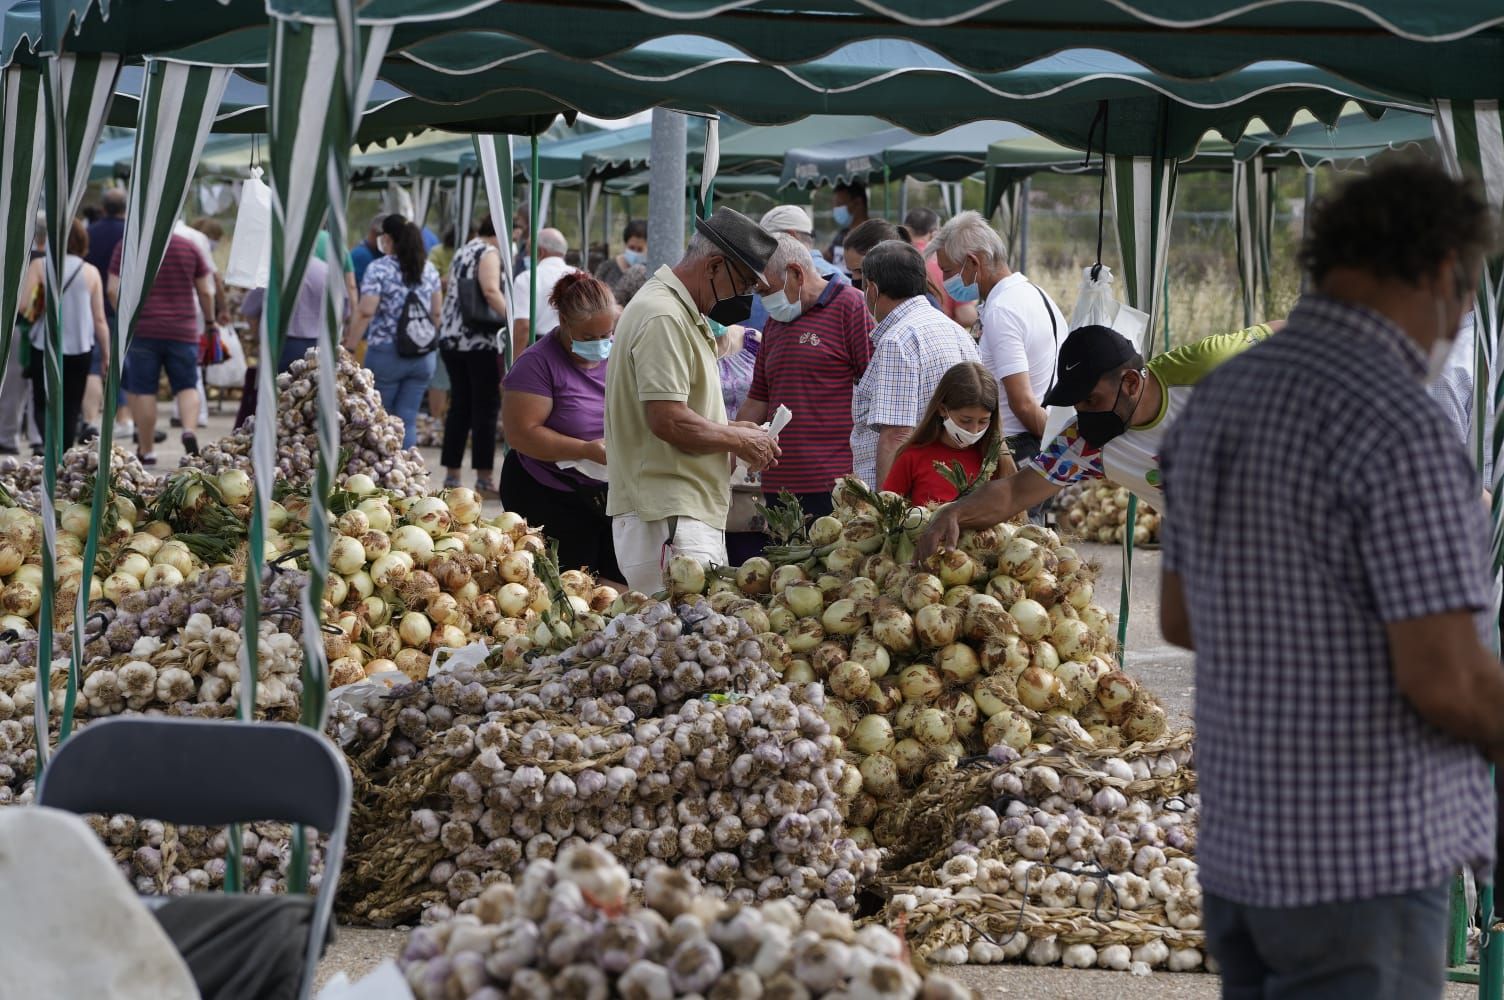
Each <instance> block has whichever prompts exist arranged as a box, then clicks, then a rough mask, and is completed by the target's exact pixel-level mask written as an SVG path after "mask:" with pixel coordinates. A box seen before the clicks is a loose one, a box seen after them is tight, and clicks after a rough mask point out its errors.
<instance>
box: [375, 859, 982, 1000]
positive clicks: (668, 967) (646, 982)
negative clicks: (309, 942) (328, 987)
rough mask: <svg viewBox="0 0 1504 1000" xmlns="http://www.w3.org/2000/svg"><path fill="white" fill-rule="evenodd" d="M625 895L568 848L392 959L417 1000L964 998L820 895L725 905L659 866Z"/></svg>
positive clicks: (962, 991)
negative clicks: (799, 903)
mask: <svg viewBox="0 0 1504 1000" xmlns="http://www.w3.org/2000/svg"><path fill="white" fill-rule="evenodd" d="M631 889H632V882H631V880H630V879H629V876H628V874H627V871H626V869H624V868H623V867H622V866H621V865H620V864H618V863H617V862H615V861H614V860H613V859H612V858H611V857H610V856H609V855H608V854H606V852H604V851H603V850H601V849H600V848H597V847H593V846H589V845H580V846H576V847H571V848H569V849H566V850H564V851H562V852H561V853H560V855H559V858H558V860H557V862H554V861H549V860H547V859H540V860H537V861H534V862H532V863H531V864H529V865H528V866H527V867H526V868H525V869H524V870H523V872H522V874H521V876H520V878H519V879H518V881H517V883H516V884H515V885H511V884H495V885H491V886H489V887H487V888H486V890H485V891H484V892H483V893H482V894H481V895H480V896H479V898H478V899H476V900H474V901H472V902H471V903H469V904H466V906H465V907H464V908H463V909H465V910H466V911H467V912H463V913H461V914H460V915H458V916H454V917H452V918H450V919H448V920H446V921H444V922H442V923H439V924H436V925H434V926H429V927H420V928H418V929H416V930H414V931H413V933H412V935H411V937H409V939H408V941H407V945H406V947H405V948H404V949H403V952H402V956H401V958H400V959H399V960H398V964H399V966H400V967H401V969H402V970H403V972H404V974H405V975H406V977H407V982H408V985H409V986H410V987H411V988H412V990H413V993H414V995H415V996H417V997H418V998H419V1000H453V998H468V1000H483V998H484V1000H490V998H494V997H501V996H509V997H516V998H534V997H536V998H539V1000H542V998H546V997H589V998H601V1000H604V998H606V997H608V996H621V997H625V998H629V1000H672V998H674V997H689V996H705V997H716V998H725V1000H733V998H742V997H745V998H748V1000H752V998H757V997H820V996H831V997H837V996H839V997H869V998H873V1000H887V998H894V1000H907V998H913V997H921V996H922V997H925V998H928V1000H951V998H955V1000H962V998H968V997H971V996H973V994H972V993H971V991H970V990H968V989H966V988H965V987H963V986H961V985H960V984H958V983H956V982H955V981H953V980H951V979H948V978H946V977H944V976H942V975H939V974H936V973H930V974H929V975H926V976H920V974H919V973H917V972H915V971H914V969H913V967H912V966H911V965H909V963H908V961H907V959H906V956H905V952H904V946H903V942H902V941H900V940H899V938H898V937H896V936H895V935H894V934H893V933H892V932H890V931H888V930H886V929H884V928H882V927H877V926H872V925H869V926H865V927H862V928H860V929H858V928H856V927H855V926H854V925H853V924H852V921H851V918H850V917H849V916H847V915H846V914H843V913H841V912H839V911H838V910H837V909H836V908H835V907H834V906H832V905H830V904H829V903H815V904H813V905H811V906H810V907H809V908H808V909H807V910H805V911H804V913H803V914H802V915H801V914H800V912H799V910H798V909H797V908H796V907H794V906H793V905H792V904H791V903H790V902H789V901H787V900H769V901H767V902H764V903H761V904H759V905H755V906H735V905H729V904H727V903H726V902H725V901H724V900H722V899H721V898H720V897H719V896H717V895H714V894H712V893H709V892H707V891H706V890H705V889H703V888H702V887H701V886H700V885H699V884H698V882H697V881H696V879H695V878H694V877H693V876H690V875H688V874H686V873H685V872H683V871H682V870H675V869H671V868H666V867H663V866H661V865H654V866H653V867H652V868H651V869H650V870H649V871H648V872H647V874H646V877H645V878H644V879H643V886H642V905H640V906H634V905H633V904H632V902H631V900H632V891H631Z"/></svg>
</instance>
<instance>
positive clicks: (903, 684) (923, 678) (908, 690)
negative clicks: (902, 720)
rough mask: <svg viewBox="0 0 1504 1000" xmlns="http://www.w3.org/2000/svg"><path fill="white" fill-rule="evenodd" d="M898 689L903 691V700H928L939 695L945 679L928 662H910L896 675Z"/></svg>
mask: <svg viewBox="0 0 1504 1000" xmlns="http://www.w3.org/2000/svg"><path fill="white" fill-rule="evenodd" d="M898 690H899V691H901V692H903V700H904V701H905V702H914V703H916V704H917V703H923V702H930V701H934V700H935V699H936V698H938V697H940V694H941V692H943V691H944V690H945V681H944V680H943V679H942V678H941V676H940V671H938V670H936V669H935V668H934V667H932V666H930V665H929V664H928V663H911V664H910V665H909V666H907V667H904V668H903V671H902V672H901V673H899V675H898Z"/></svg>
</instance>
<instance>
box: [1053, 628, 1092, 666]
mask: <svg viewBox="0 0 1504 1000" xmlns="http://www.w3.org/2000/svg"><path fill="white" fill-rule="evenodd" d="M1050 642H1051V643H1052V644H1053V645H1054V647H1055V649H1056V650H1057V651H1058V652H1059V653H1060V655H1061V656H1063V657H1064V658H1065V659H1067V660H1085V659H1086V658H1087V657H1089V656H1090V655H1091V649H1092V637H1091V629H1089V628H1087V627H1086V623H1085V622H1081V621H1072V620H1070V619H1066V620H1064V621H1062V622H1060V623H1059V624H1058V625H1056V626H1055V630H1054V631H1053V632H1052V633H1050Z"/></svg>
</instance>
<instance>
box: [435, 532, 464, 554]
mask: <svg viewBox="0 0 1504 1000" xmlns="http://www.w3.org/2000/svg"><path fill="white" fill-rule="evenodd" d="M463 551H465V539H464V537H463V536H461V535H441V536H439V537H438V538H435V539H434V540H433V554H434V555H441V554H444V553H453V552H463Z"/></svg>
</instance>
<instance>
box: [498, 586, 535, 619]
mask: <svg viewBox="0 0 1504 1000" xmlns="http://www.w3.org/2000/svg"><path fill="white" fill-rule="evenodd" d="M528 600H529V598H528V592H527V588H526V587H524V586H523V585H522V584H520V583H504V584H502V585H501V589H500V590H498V591H497V592H496V607H497V608H498V609H500V611H501V613H502V614H504V615H506V616H507V617H508V618H521V617H522V616H523V615H524V614H526V613H527V606H528Z"/></svg>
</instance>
